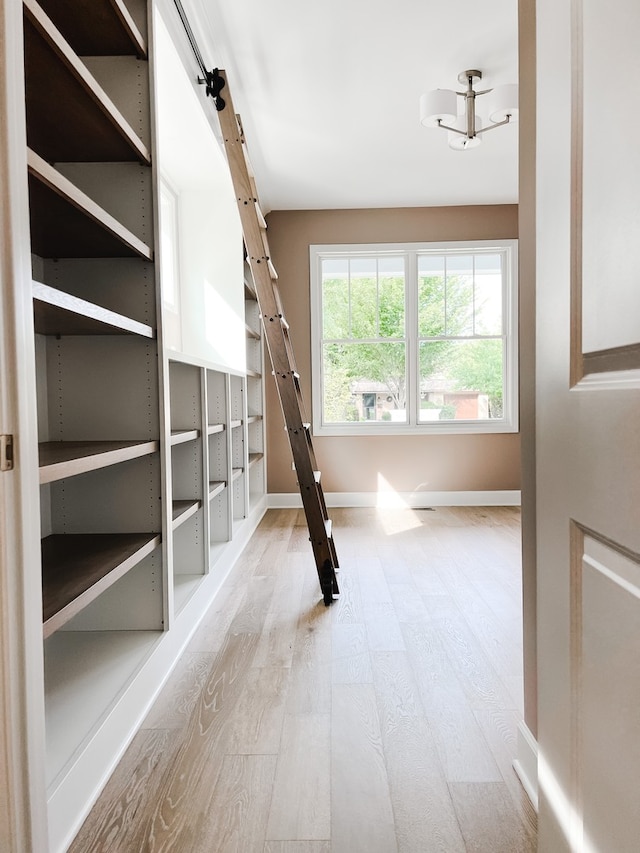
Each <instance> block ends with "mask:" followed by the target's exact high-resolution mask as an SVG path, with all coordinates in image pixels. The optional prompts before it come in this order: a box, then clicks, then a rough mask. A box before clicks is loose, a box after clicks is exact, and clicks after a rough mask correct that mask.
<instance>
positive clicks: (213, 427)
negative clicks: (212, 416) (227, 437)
mask: <svg viewBox="0 0 640 853" xmlns="http://www.w3.org/2000/svg"><path fill="white" fill-rule="evenodd" d="M217 432H224V424H209V426H208V427H207V435H215V434H216V433H217Z"/></svg>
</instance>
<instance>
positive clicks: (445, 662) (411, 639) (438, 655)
mask: <svg viewBox="0 0 640 853" xmlns="http://www.w3.org/2000/svg"><path fill="white" fill-rule="evenodd" d="M401 628H402V634H403V636H404V641H405V646H406V649H407V655H408V658H409V661H410V662H411V666H412V668H413V672H414V676H415V679H416V682H417V684H418V685H419V689H420V697H421V699H422V705H423V707H424V709H425V710H426V711H429V710H431V709H438V708H445V709H446V708H457V707H459V706H460V705H464V704H466V694H465V692H464V688H463V687H462V685H461V683H460V681H459V679H458V677H457V675H456V674H455V673H454V672H453V671H452V668H451V663H450V661H449V658H448V656H447V654H446V652H445V649H444V646H443V643H442V639H441V637H440V635H439V632H438V629H437V626H435V625H434V624H433V622H432V621H429V622H421V623H419V624H414V623H404V624H402V625H401Z"/></svg>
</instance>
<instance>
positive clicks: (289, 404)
mask: <svg viewBox="0 0 640 853" xmlns="http://www.w3.org/2000/svg"><path fill="white" fill-rule="evenodd" d="M217 74H218V76H219V78H221V80H223V81H224V84H225V85H224V86H223V87H221V89H222V92H223V99H224V106H223V107H222V109H220V108H219V107H218V119H219V121H220V129H221V131H222V137H223V141H224V147H225V151H226V154H227V160H228V162H229V169H230V172H231V179H232V182H233V186H234V190H235V193H236V201H237V204H238V210H239V212H240V220H241V223H242V231H243V234H244V242H245V247H246V250H247V257H248V260H249V265H250V267H251V272H252V275H253V281H254V285H255V289H256V295H257V298H258V306H259V308H260V316H261V320H262V325H263V328H264V333H265V334H264V336H265V341H266V344H267V350H268V352H269V357H270V359H271V364H272V367H273V375H274V377H275V382H276V387H277V389H278V395H279V398H280V405H281V407H282V413H283V416H284V421H285V429H286V431H287V435H288V437H289V444H290V446H291V454H292V456H293V463H294V465H295V469H296V474H297V477H298V485H299V488H300V495H301V498H302V505H303V507H304V512H305V517H306V520H307V525H308V528H309V538H310V540H311V545H312V549H313V554H314V558H315V563H316V568H317V571H318V579H319V581H320V588H321V590H322V595H323V598H324V603H325V604H326V605H328V604H330V603H331V601H332V600H333V597H334V595H337V594H338V593H339V590H338V582H337V580H336V569H337V568H338V557H337V553H336V548H335V542H334V539H333V531H332V528H331V520H330V519H329V516H328V514H327V507H326V503H325V499H324V493H323V490H322V485H321V483H320V474H319V471H318V470H317V466H316V459H315V453H314V451H313V445H312V441H311V427H310V424H308V423H306V422H305V417H304V402H303V399H302V392H301V389H300V382H299V375H298V373H297V371H296V367H295V360H294V355H293V346H292V343H291V338H290V336H289V325H288V323H287V322H286V320H285V318H284V314H283V310H282V305H281V302H280V294H279V291H278V287H277V284H276V280H277V277H278V276H277V272H276V270H275V267H274V266H273V263H272V261H271V258H270V254H269V245H268V241H267V234H266V222H265V220H264V216H263V215H262V212H261V210H260V206H259V202H258V196H257V192H256V188H255V182H254V180H253V175H252V171H251V169H250V166H249V162H248V157H247V154H246V149H245V141H244V137H243V132H242V129H241V126H240V124H239V120H238V117H237V116H236V113H235V111H234V108H233V101H232V99H231V94H230V92H229V84H228V80H227V76H226V73H225V72H224V71H222V70H218V72H217Z"/></svg>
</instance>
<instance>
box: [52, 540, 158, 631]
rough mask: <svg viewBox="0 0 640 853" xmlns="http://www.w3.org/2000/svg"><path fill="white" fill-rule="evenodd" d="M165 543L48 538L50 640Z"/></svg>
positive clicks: (156, 541) (155, 541) (154, 541)
mask: <svg viewBox="0 0 640 853" xmlns="http://www.w3.org/2000/svg"><path fill="white" fill-rule="evenodd" d="M159 544H160V534H157V533H87V534H53V535H52V536H47V537H45V538H44V539H43V540H42V584H43V633H44V636H45V637H48V636H50V635H51V634H52V633H53V632H54V631H57V630H58V629H59V628H61V627H62V626H63V625H64V624H65V623H67V622H68V621H69V620H70V619H72V618H73V617H74V616H75V615H77V614H78V613H79V612H80V611H81V610H82V609H83V608H85V607H86V606H87V605H88V604H90V603H91V602H92V601H94V600H95V599H96V598H97V597H98V596H99V595H100V594H101V593H103V592H104V591H105V590H106V589H108V588H109V587H110V586H112V585H113V584H114V583H115V582H116V581H117V580H119V579H120V578H121V577H122V576H123V575H125V574H126V573H127V572H128V571H130V570H131V569H132V568H133V567H134V566H136V565H137V564H138V563H139V562H140V561H141V560H143V559H144V558H145V557H146V556H147V555H148V554H151V552H152V551H153V550H154V549H155V548H156V547H157V546H158V545H159Z"/></svg>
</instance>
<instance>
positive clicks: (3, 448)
mask: <svg viewBox="0 0 640 853" xmlns="http://www.w3.org/2000/svg"><path fill="white" fill-rule="evenodd" d="M12 469H13V436H12V435H0V471H11V470H12Z"/></svg>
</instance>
